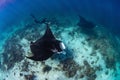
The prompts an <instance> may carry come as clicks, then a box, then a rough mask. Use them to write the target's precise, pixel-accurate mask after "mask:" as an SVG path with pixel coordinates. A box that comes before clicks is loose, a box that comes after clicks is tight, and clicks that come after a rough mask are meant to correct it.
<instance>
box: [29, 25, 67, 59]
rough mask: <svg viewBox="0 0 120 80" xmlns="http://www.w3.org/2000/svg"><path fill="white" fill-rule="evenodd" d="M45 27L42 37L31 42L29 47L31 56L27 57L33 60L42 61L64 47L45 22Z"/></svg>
mask: <svg viewBox="0 0 120 80" xmlns="http://www.w3.org/2000/svg"><path fill="white" fill-rule="evenodd" d="M46 26H47V29H46V31H45V34H44V35H43V36H42V38H40V39H38V40H37V41H36V42H31V45H30V49H31V52H32V53H33V56H32V57H27V58H29V59H32V60H34V61H43V60H46V59H48V58H49V57H51V56H52V55H53V54H54V53H60V52H62V51H63V50H64V49H65V46H64V44H63V43H62V41H60V40H57V39H56V38H55V36H54V35H53V33H52V31H51V29H50V27H49V25H48V24H46Z"/></svg>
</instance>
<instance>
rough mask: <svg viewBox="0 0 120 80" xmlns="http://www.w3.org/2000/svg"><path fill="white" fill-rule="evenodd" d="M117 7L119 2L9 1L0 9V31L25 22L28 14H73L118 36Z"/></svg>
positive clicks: (119, 21)
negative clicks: (102, 26)
mask: <svg viewBox="0 0 120 80" xmlns="http://www.w3.org/2000/svg"><path fill="white" fill-rule="evenodd" d="M119 7H120V6H119V0H11V2H9V3H6V4H5V6H4V7H0V31H5V30H6V29H7V28H10V27H11V26H12V25H14V24H16V23H19V22H20V21H21V20H27V19H28V18H29V17H30V13H33V14H35V15H42V14H56V13H59V14H64V13H65V14H67V13H72V12H74V13H77V14H78V15H82V16H84V17H86V18H88V19H89V20H91V21H94V22H95V23H97V24H101V25H104V26H105V27H107V28H109V29H110V30H111V31H112V32H114V33H116V34H120V9H119Z"/></svg>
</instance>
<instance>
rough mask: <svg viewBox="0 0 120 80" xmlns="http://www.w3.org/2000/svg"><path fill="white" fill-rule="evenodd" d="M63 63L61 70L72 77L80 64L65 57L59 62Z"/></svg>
mask: <svg viewBox="0 0 120 80" xmlns="http://www.w3.org/2000/svg"><path fill="white" fill-rule="evenodd" d="M61 63H62V64H63V67H62V70H63V71H65V75H66V76H67V77H69V78H70V77H74V76H75V74H76V73H77V71H78V70H80V66H79V65H78V64H77V63H76V62H75V61H74V60H73V59H70V58H69V59H66V60H64V61H62V62H61Z"/></svg>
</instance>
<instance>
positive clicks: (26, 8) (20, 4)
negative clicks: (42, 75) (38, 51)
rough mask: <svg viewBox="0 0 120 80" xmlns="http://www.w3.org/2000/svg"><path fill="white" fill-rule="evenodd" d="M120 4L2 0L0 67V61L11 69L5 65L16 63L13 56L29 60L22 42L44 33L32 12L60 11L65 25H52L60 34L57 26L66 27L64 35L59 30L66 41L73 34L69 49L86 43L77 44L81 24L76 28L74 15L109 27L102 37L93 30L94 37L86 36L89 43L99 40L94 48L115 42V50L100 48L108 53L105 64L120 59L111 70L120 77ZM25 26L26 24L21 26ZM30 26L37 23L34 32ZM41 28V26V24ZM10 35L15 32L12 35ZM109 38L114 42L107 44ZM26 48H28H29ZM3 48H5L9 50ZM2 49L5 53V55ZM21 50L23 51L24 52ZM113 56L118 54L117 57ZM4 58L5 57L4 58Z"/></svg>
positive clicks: (114, 0) (113, 0) (105, 0)
mask: <svg viewBox="0 0 120 80" xmlns="http://www.w3.org/2000/svg"><path fill="white" fill-rule="evenodd" d="M119 7H120V2H119V1H118V0H0V34H1V35H0V68H1V65H3V66H4V68H6V69H9V67H6V66H12V67H13V66H14V64H12V61H9V59H11V60H13V63H14V62H15V63H17V62H19V58H20V60H22V59H24V61H26V60H25V57H24V56H23V53H25V52H22V47H23V46H20V44H21V45H24V44H25V47H27V48H28V47H29V42H30V41H31V40H32V39H31V36H34V38H38V36H40V35H41V34H39V33H40V31H39V29H38V28H39V27H38V26H40V25H39V24H37V23H36V24H35V22H34V21H33V17H31V14H33V15H34V16H35V17H36V18H37V19H38V20H39V19H41V18H42V17H44V16H45V17H46V16H47V18H49V17H51V18H54V17H55V16H57V17H58V15H60V16H62V17H65V18H60V17H59V18H60V19H59V18H58V23H59V22H61V23H62V22H63V23H62V25H63V24H64V25H63V26H62V28H61V27H59V24H57V26H58V27H59V28H58V27H57V28H56V27H55V28H53V27H51V26H50V27H51V28H52V29H53V31H56V35H58V34H57V32H58V31H59V30H58V29H60V28H61V29H63V28H64V27H65V30H64V29H63V33H64V34H63V35H62V34H61V33H60V32H62V30H60V32H59V33H60V35H62V36H63V37H64V36H65V39H63V40H65V41H66V43H68V42H69V40H68V39H70V38H69V36H72V35H73V36H72V37H71V38H73V39H72V40H71V41H73V42H72V43H73V44H75V45H73V44H72V46H68V48H69V47H70V49H71V48H73V46H75V49H76V48H80V50H81V49H82V48H83V47H82V48H81V46H82V45H81V46H80V47H78V46H79V45H78V44H79V38H78V37H77V36H75V34H74V30H76V32H75V33H77V32H79V29H80V28H78V29H77V27H78V26H77V25H76V21H77V20H76V18H75V17H73V16H77V17H78V16H82V17H84V18H85V19H86V20H88V21H91V22H92V23H94V24H96V25H100V26H101V25H102V26H103V27H105V28H98V29H106V30H103V34H102V33H100V34H102V36H100V38H99V37H97V38H96V37H95V38H94V34H93V35H92V37H91V35H87V36H89V37H90V38H89V37H88V38H87V39H86V42H87V40H88V42H89V41H90V44H92V43H93V44H94V43H95V42H94V41H96V43H95V44H96V45H95V48H99V47H103V48H107V49H106V50H108V49H109V48H110V49H111V46H112V48H113V50H115V52H114V51H113V52H112V51H111V52H110V53H109V52H107V51H106V50H105V49H103V48H102V49H103V53H102V52H101V54H103V57H105V60H106V62H107V64H103V65H107V66H108V65H110V66H108V68H109V67H110V68H114V67H115V66H117V65H116V63H115V60H116V62H118V66H117V67H118V68H119V69H117V68H116V70H115V73H113V74H111V75H112V76H111V77H112V78H113V75H115V76H117V77H118V78H120V76H119V75H120V73H119V71H117V70H120V64H119V59H120V58H119V55H120V50H119V46H120V39H119V38H118V37H116V36H119V37H120V9H119ZM66 16H67V18H69V17H68V16H72V18H73V19H72V20H71V19H70V20H68V21H67V19H66ZM57 17H56V18H57ZM78 18H79V17H78ZM62 19H64V20H63V21H62ZM65 20H66V21H65ZM51 21H55V20H51ZM72 21H73V24H72ZM30 22H31V23H30ZM65 22H66V23H65ZM27 23H29V24H28V25H27ZM56 23H57V21H56ZM53 24H54V23H53ZM66 24H67V25H66ZM25 25H27V27H29V28H26V27H25ZM83 25H85V24H84V21H83ZM23 26H24V27H25V28H23V29H20V28H21V27H23ZM31 26H34V27H35V26H37V27H35V28H34V27H32V28H33V33H32V34H30V33H31V32H32V28H31ZM60 26H61V25H60ZM66 26H67V27H66ZM68 26H69V27H68ZM71 26H77V27H75V28H74V27H72V28H71ZM92 27H93V26H92ZM67 28H68V30H67ZM17 29H19V30H18V31H16V30H17ZM55 29H56V30H55ZM98 29H96V28H95V30H96V33H99V30H98ZM40 30H42V28H41V29H40ZM69 30H70V31H69ZM15 31H16V33H15V34H13V35H11V33H14V32H15ZM22 31H23V32H22ZM27 31H28V32H27ZM30 31H31V32H30ZM65 31H66V33H65ZM67 31H68V32H67ZM88 31H89V30H86V33H87V32H88ZM90 31H93V30H90ZM97 31H98V32H97ZM101 31H102V30H101ZM105 31H106V34H104V33H105ZM107 31H108V32H107ZM83 32H84V31H83ZM109 32H111V33H113V35H116V36H113V35H111V34H110V35H108V34H109ZM68 33H70V34H68ZM89 33H91V34H92V33H94V31H93V32H88V34H89ZM80 34H82V31H81V32H80ZM17 35H18V36H17ZM68 35H69V36H68ZM76 35H78V34H76ZM83 35H84V33H83ZM83 35H82V36H83ZM106 35H107V36H106ZM10 36H12V38H11V37H10ZM95 36H96V35H95ZM57 37H61V36H57ZM74 37H75V39H74ZM84 37H86V36H84ZM106 37H107V38H106ZM108 37H109V38H108ZM81 38H82V37H81ZM29 39H31V40H29ZM92 39H93V40H94V41H93V42H92ZM109 39H110V40H109ZM6 40H7V41H6ZM17 40H18V42H17ZM75 40H76V41H75ZM5 41H6V42H5ZM67 41H68V42H67ZM4 42H5V43H4ZM86 42H85V43H84V42H83V45H86ZM102 42H103V43H102ZM107 42H108V43H110V44H111V45H110V46H109V45H108V44H107ZM104 43H106V44H105V46H104ZM4 44H5V45H4ZM26 44H27V46H26ZM68 44H69V43H68ZM70 44H71V42H70ZM66 45H67V44H66ZM98 45H99V46H98ZM106 45H107V46H106ZM9 46H10V47H9ZM16 46H17V47H16ZM19 47H20V49H19V50H18V51H17V48H19ZM87 47H89V46H87ZM11 48H12V49H11ZM13 48H14V49H13ZM27 48H26V49H25V50H26V51H27ZM4 49H6V51H5V50H4ZM28 50H29V49H28ZM72 50H74V48H73V49H71V50H70V51H69V50H68V52H69V53H72ZM76 50H77V49H76ZM93 50H94V49H93ZM81 51H82V50H81ZM81 51H80V53H82V52H81ZM85 51H86V52H87V51H89V50H87V49H85ZM104 51H105V52H104ZM83 52H84V49H83ZM96 52H97V51H96ZM1 53H3V55H2V54H1ZM18 53H19V55H18ZM113 53H115V54H113ZM20 54H22V56H21V55H20ZM104 54H107V57H106V55H104ZM70 55H71V54H70ZM3 56H4V57H3ZM6 56H7V57H6ZM9 56H10V58H9ZM16 56H18V57H19V58H18V59H17V58H16ZM114 56H115V57H116V58H114ZM55 57H56V56H55ZM89 57H90V56H89ZM2 58H4V60H3V59H2ZM60 58H63V56H60ZM65 58H66V57H65ZM16 59H17V61H15V60H16ZM107 59H108V60H107ZM5 60H6V61H5ZM2 61H3V62H2ZM9 63H10V64H9ZM99 63H101V62H99ZM113 63H114V65H113ZM72 65H73V64H72ZM25 66H26V65H25ZM87 66H89V65H87ZM73 67H74V66H73ZM0 70H1V69H0ZM93 72H94V71H93ZM105 72H106V74H109V73H107V71H105ZM88 73H89V72H88ZM110 73H112V69H111V70H110ZM1 74H3V73H1V72H0V77H1ZM94 74H95V73H94ZM101 74H104V73H101ZM14 77H15V76H14ZM92 77H95V76H93V75H92ZM98 77H99V76H98ZM103 77H104V76H103ZM112 78H111V79H110V78H105V79H110V80H113V79H112ZM115 79H117V78H115ZM7 80H9V79H7ZM38 80H39V79H38ZM46 80H47V79H46ZM61 80H63V79H61ZM97 80H99V79H97Z"/></svg>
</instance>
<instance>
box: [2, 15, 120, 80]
mask: <svg viewBox="0 0 120 80" xmlns="http://www.w3.org/2000/svg"><path fill="white" fill-rule="evenodd" d="M47 18H48V19H49V20H50V21H51V26H50V28H51V29H52V31H53V34H54V35H55V37H56V38H57V39H59V40H62V41H63V42H64V43H65V46H66V50H65V51H64V52H63V54H55V55H53V56H52V57H51V58H49V59H48V60H46V61H43V62H40V61H37V62H36V61H32V60H30V59H27V58H26V57H25V56H27V55H31V51H30V48H29V46H30V41H35V40H37V39H39V38H40V37H41V36H42V35H43V34H44V31H45V29H46V27H45V25H44V24H37V23H35V22H34V21H33V20H30V22H28V21H27V22H25V21H24V22H21V23H20V24H19V25H15V26H14V28H15V29H14V30H13V31H12V32H11V34H10V33H9V34H7V33H4V34H2V36H4V37H5V38H4V40H1V48H0V52H1V54H0V80H120V49H119V48H120V39H119V38H118V37H117V36H115V35H113V34H111V33H110V32H109V31H108V30H107V29H106V28H105V27H104V26H102V25H96V26H95V27H94V28H93V29H89V32H88V31H85V30H84V29H82V28H81V27H80V26H78V25H77V23H78V22H79V17H78V16H55V17H50V16H49V17H48V16H47ZM6 36H7V37H6Z"/></svg>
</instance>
